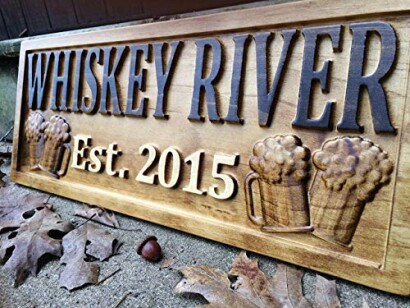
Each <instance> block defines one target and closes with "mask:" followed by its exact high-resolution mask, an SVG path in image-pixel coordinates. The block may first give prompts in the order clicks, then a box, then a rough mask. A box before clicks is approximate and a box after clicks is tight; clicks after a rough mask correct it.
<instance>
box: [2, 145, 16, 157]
mask: <svg viewBox="0 0 410 308" xmlns="http://www.w3.org/2000/svg"><path fill="white" fill-rule="evenodd" d="M12 150H13V146H12V145H11V143H7V142H1V143H0V157H7V158H8V157H11V152H12Z"/></svg>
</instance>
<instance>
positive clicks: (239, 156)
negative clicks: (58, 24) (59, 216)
mask: <svg viewBox="0 0 410 308" xmlns="http://www.w3.org/2000/svg"><path fill="white" fill-rule="evenodd" d="M409 14H410V3H409V2H408V1H394V2H391V3H390V2H388V3H386V1H368V2H367V3H366V5H363V4H362V3H360V2H358V1H343V2H334V1H329V2H322V1H317V2H316V1H309V2H298V3H293V4H284V5H277V6H265V7H260V8H255V9H248V10H243V11H235V12H228V13H221V14H216V15H210V16H202V17H195V18H187V19H182V20H174V21H167V22H158V23H153V24H144V25H139V26H132V27H126V28H117V29H110V30H104V31H98V32H93V33H84V34H77V35H70V36H61V37H56V38H52V39H41V40H29V41H25V42H24V43H23V45H22V49H21V55H20V68H19V80H18V89H19V90H18V95H17V114H16V120H15V125H16V126H15V136H14V137H15V139H14V140H15V147H14V151H13V154H14V155H13V164H12V179H13V180H14V181H16V182H17V183H20V184H23V185H27V186H31V187H35V188H38V189H41V190H44V191H47V192H50V193H54V194H58V195H61V196H65V197H68V198H72V199H75V200H80V201H83V202H87V203H91V204H98V205H100V206H104V207H106V208H108V209H111V210H115V211H119V212H122V213H125V214H128V215H132V216H135V217H138V218H141V219H145V220H149V221H152V222H155V223H159V224H163V225H166V226H169V227H172V228H176V229H179V230H183V231H186V232H189V233H193V234H196V235H199V236H203V237H206V238H209V239H212V240H216V241H219V242H223V243H226V244H230V245H234V246H237V247H240V248H243V249H247V250H250V251H255V252H259V253H262V254H265V255H268V256H271V257H275V258H278V259H281V260H285V261H288V262H291V263H295V264H298V265H301V266H305V267H308V268H312V269H315V270H318V271H321V272H325V273H329V274H332V275H336V276H339V277H342V278H345V279H349V280H352V281H355V282H358V283H362V284H365V285H368V286H371V287H375V288H379V289H382V290H386V291H389V292H393V293H398V294H403V295H409V294H410V279H409V277H410V262H409V260H410V205H409V199H410V189H409V184H410V161H409V157H410V156H409V155H410V103H409V102H408V97H409V91H408V85H409V71H410V68H409V63H410V43H409V38H410V26H409V23H410V15H409Z"/></svg>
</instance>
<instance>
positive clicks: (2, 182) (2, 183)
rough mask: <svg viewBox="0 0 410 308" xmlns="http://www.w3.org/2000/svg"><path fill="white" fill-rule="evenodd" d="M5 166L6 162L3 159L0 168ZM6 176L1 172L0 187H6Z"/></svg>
mask: <svg viewBox="0 0 410 308" xmlns="http://www.w3.org/2000/svg"><path fill="white" fill-rule="evenodd" d="M3 164H4V160H3V159H2V158H0V167H1V166H2V165H3ZM5 176H6V174H5V173H3V172H2V171H1V170H0V187H4V186H6V182H4V180H3V178H4V177H5Z"/></svg>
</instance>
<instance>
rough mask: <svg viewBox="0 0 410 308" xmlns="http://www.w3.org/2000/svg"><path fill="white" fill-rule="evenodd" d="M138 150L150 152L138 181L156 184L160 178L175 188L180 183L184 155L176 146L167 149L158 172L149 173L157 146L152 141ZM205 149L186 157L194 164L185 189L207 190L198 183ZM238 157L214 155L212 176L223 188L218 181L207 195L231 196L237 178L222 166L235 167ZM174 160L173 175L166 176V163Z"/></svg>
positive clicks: (190, 191)
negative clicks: (224, 170)
mask: <svg viewBox="0 0 410 308" xmlns="http://www.w3.org/2000/svg"><path fill="white" fill-rule="evenodd" d="M139 153H140V154H141V155H148V159H147V162H146V163H145V165H144V167H143V168H142V169H141V171H140V172H139V173H138V175H137V177H136V180H137V181H139V182H142V183H147V184H155V180H156V178H157V177H158V180H159V183H160V184H161V185H162V186H163V187H166V188H174V187H175V186H176V185H177V184H178V180H179V178H180V175H181V160H182V158H181V155H180V154H179V152H178V150H177V149H176V148H174V147H169V148H167V149H165V151H164V152H162V154H161V155H160V157H159V162H158V172H155V173H153V174H150V175H148V174H147V173H148V170H149V169H150V168H152V167H153V166H154V164H155V163H156V161H157V157H158V154H159V151H158V149H157V148H156V147H155V146H154V145H152V144H144V145H142V146H141V147H140V149H139ZM204 156H205V152H204V151H203V150H199V151H197V152H195V153H193V154H191V155H189V156H188V157H187V158H185V160H184V161H185V163H186V164H189V165H190V166H191V172H190V176H189V183H188V185H187V186H186V187H184V188H183V189H182V190H183V191H185V192H189V193H193V194H197V195H203V194H205V193H206V191H203V190H201V189H200V188H199V187H198V186H199V169H200V165H201V163H202V160H203V159H204ZM238 160H239V155H238V154H234V155H222V154H215V155H214V159H213V165H212V177H213V178H215V179H219V180H222V181H223V187H222V188H221V187H220V186H219V185H217V184H213V185H211V186H210V187H209V189H208V194H209V195H210V196H211V197H213V198H215V199H219V200H226V199H229V198H231V197H232V196H233V195H234V194H235V192H236V188H237V185H238V184H237V182H236V180H235V178H234V177H233V176H231V175H229V174H224V173H222V172H221V167H222V166H236V165H237V162H238ZM169 163H172V169H171V170H170V173H171V174H170V176H169V177H168V179H167V177H166V170H167V165H168V164H169Z"/></svg>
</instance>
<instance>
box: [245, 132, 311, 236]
mask: <svg viewBox="0 0 410 308" xmlns="http://www.w3.org/2000/svg"><path fill="white" fill-rule="evenodd" d="M309 157H310V151H309V149H308V148H306V147H304V146H303V145H302V142H301V140H300V139H299V138H298V137H296V136H293V135H285V136H281V135H277V136H274V137H269V138H266V139H265V140H263V141H259V142H257V143H256V144H255V145H254V147H253V156H252V157H251V158H250V160H249V165H250V167H251V168H252V170H254V171H255V172H250V173H249V174H248V175H247V177H246V179H245V195H246V205H247V212H248V217H249V219H250V220H251V221H252V222H253V223H254V224H256V225H260V226H262V231H265V232H309V231H311V230H312V227H311V226H310V223H309V208H308V203H307V192H306V183H305V180H306V177H307V175H308V169H309V163H308V160H309ZM255 180H256V181H257V182H258V184H259V191H260V203H261V207H262V210H261V212H262V216H257V215H256V214H255V204H254V193H253V191H252V183H253V182H254V181H255Z"/></svg>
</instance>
